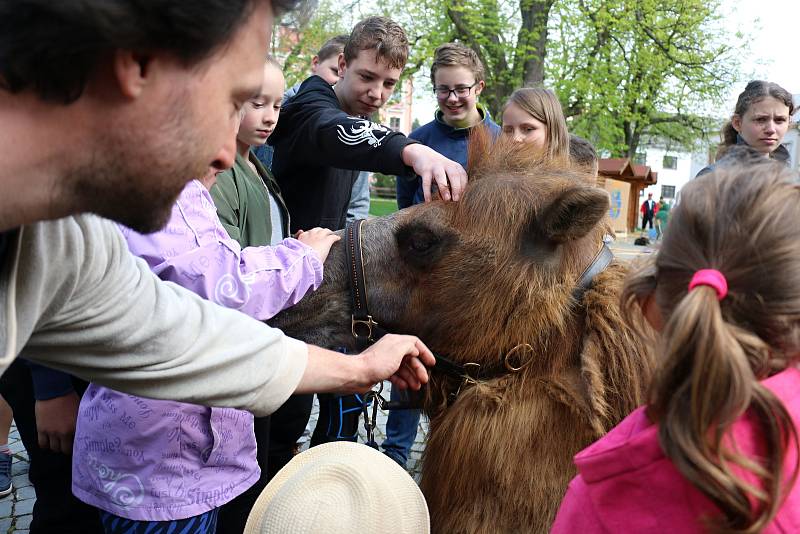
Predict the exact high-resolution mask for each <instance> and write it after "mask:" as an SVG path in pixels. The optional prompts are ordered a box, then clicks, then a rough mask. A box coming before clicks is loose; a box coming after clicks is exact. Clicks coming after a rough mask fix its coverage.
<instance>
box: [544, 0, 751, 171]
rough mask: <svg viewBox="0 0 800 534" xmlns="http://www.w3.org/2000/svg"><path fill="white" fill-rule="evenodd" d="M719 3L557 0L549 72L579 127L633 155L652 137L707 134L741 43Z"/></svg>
mask: <svg viewBox="0 0 800 534" xmlns="http://www.w3.org/2000/svg"><path fill="white" fill-rule="evenodd" d="M719 11H720V6H719V1H718V0H578V1H576V2H559V3H557V4H556V7H555V9H554V12H553V18H554V20H555V24H554V31H553V34H552V35H553V38H552V39H551V41H550V56H549V57H550V61H548V69H547V74H548V77H549V78H550V79H551V80H553V88H554V89H555V91H556V93H557V94H558V95H559V97H560V99H561V101H562V105H563V108H564V113H565V115H566V116H567V118H568V121H569V126H570V130H571V131H573V132H575V133H577V134H578V135H582V136H584V137H587V138H588V139H591V140H592V141H593V142H594V143H595V144H596V145H597V146H599V147H602V148H605V149H607V150H609V151H611V153H612V155H616V156H627V157H633V155H634V154H635V153H636V150H637V148H638V147H639V145H640V144H642V143H643V141H647V140H653V139H657V140H659V141H660V142H668V143H672V144H675V145H678V146H681V147H686V148H688V147H691V146H692V145H693V144H695V142H696V141H697V139H699V138H704V137H706V136H707V134H708V132H709V131H711V130H712V129H713V128H714V127H715V125H716V122H717V121H716V120H715V119H713V117H714V116H715V115H717V108H716V106H718V104H719V103H720V102H722V101H723V100H724V96H725V93H726V91H727V89H728V88H729V87H730V85H731V84H732V83H734V82H735V81H736V74H735V73H736V70H737V67H738V59H737V54H740V53H741V48H740V47H739V48H737V47H734V46H731V45H730V44H728V43H727V42H725V40H724V39H723V36H722V34H721V30H722V25H721V24H720V16H719V15H718V13H719ZM738 41H739V42H742V41H743V39H742V36H741V35H740V36H738ZM710 117H712V118H710Z"/></svg>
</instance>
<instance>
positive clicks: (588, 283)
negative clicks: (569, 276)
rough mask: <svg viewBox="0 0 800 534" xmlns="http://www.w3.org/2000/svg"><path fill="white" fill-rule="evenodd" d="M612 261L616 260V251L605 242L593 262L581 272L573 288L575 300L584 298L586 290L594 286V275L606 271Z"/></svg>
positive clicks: (578, 300)
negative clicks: (612, 250)
mask: <svg viewBox="0 0 800 534" xmlns="http://www.w3.org/2000/svg"><path fill="white" fill-rule="evenodd" d="M612 261H614V253H613V252H611V249H610V248H608V245H606V244H605V243H603V247H602V248H601V249H600V252H598V253H597V256H595V257H594V259H593V260H592V263H590V264H589V266H588V267H586V269H585V270H584V271H583V274H581V276H580V278H578V282H577V283H576V284H575V289H573V290H572V297H573V298H574V299H575V302H580V301H581V300H583V295H584V294H585V293H586V290H588V289H589V288H590V287H592V283H593V282H594V277H595V276H597V275H598V274H600V273H602V272H603V271H605V270H606V269H607V268H608V266H609V265H611V262H612Z"/></svg>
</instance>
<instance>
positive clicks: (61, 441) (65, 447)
mask: <svg viewBox="0 0 800 534" xmlns="http://www.w3.org/2000/svg"><path fill="white" fill-rule="evenodd" d="M79 405H80V399H79V398H78V395H77V394H76V393H75V392H74V391H70V392H69V393H67V394H66V395H63V396H61V397H56V398H54V399H48V400H37V401H36V406H35V408H34V410H35V413H36V430H37V432H38V435H39V447H40V448H42V449H50V450H51V451H54V452H62V453H64V454H72V440H73V438H74V437H75V424H76V422H77V420H78V406H79Z"/></svg>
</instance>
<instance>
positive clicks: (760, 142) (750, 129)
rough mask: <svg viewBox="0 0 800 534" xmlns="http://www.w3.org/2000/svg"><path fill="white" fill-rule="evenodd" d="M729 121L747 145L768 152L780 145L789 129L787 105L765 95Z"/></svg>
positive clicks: (764, 152) (763, 152)
mask: <svg viewBox="0 0 800 534" xmlns="http://www.w3.org/2000/svg"><path fill="white" fill-rule="evenodd" d="M731 123H732V124H733V127H734V129H735V130H736V131H737V132H739V135H741V136H742V139H744V140H745V142H746V143H747V144H748V145H750V146H751V147H752V148H754V149H755V150H757V151H758V152H761V153H762V154H769V153H770V152H772V151H773V150H775V149H776V148H778V147H779V146H780V144H781V141H783V136H784V135H786V131H787V130H788V129H789V106H787V105H786V104H784V103H783V102H781V101H780V100H778V99H777V98H774V97H771V96H767V97H764V98H762V99H761V100H759V101H758V102H753V103H752V104H750V107H749V108H747V111H745V113H744V115H742V116H739V115H734V116H733V118H732V119H731Z"/></svg>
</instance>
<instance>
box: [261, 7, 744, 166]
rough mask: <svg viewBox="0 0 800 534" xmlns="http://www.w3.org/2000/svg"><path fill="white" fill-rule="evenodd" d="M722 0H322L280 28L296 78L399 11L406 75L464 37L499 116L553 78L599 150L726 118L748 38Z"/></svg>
mask: <svg viewBox="0 0 800 534" xmlns="http://www.w3.org/2000/svg"><path fill="white" fill-rule="evenodd" d="M720 2H721V0H384V1H382V2H381V3H380V4H377V3H374V2H371V1H367V0H352V2H351V3H348V4H345V5H342V4H340V3H335V2H334V0H320V1H319V3H318V4H316V5H314V6H312V8H309V9H307V10H306V11H304V12H301V13H299V14H293V15H291V17H292V18H291V19H284V21H283V24H287V25H288V26H289V27H292V28H294V29H295V30H296V31H295V32H294V33H291V32H286V31H284V32H283V33H281V31H280V30H277V29H276V34H278V35H284V41H283V42H282V45H283V48H284V49H288V50H289V53H288V56H287V57H286V69H287V84H289V85H291V84H293V83H295V82H296V81H299V80H302V79H303V78H305V76H306V75H307V72H308V66H309V64H310V61H311V57H312V56H313V54H314V53H315V52H316V50H317V49H318V48H319V46H320V45H321V44H322V43H323V42H324V41H325V39H327V38H329V37H331V36H332V35H335V34H338V33H348V32H349V30H350V29H351V28H352V26H353V25H354V24H355V23H356V22H357V21H358V20H360V19H361V18H363V17H365V16H368V15H375V14H382V15H387V16H390V17H392V18H394V19H395V20H396V21H397V22H399V23H400V24H401V25H402V26H403V27H404V28H405V30H406V32H407V34H408V37H409V41H410V43H411V56H410V57H409V62H408V65H407V68H406V71H405V72H404V76H410V75H414V74H415V73H419V74H421V75H425V74H427V73H428V72H429V71H428V69H429V68H430V63H431V61H432V58H433V51H434V49H435V48H436V46H438V45H440V44H442V43H444V42H448V41H460V42H463V43H464V44H466V45H468V46H470V47H471V48H473V49H474V50H475V51H476V52H477V53H478V56H479V57H480V58H481V60H482V61H483V63H484V65H485V67H486V89H485V90H484V92H483V94H482V95H481V97H480V98H481V101H482V102H483V104H484V105H485V106H486V107H487V108H488V109H489V111H490V113H491V114H492V116H494V117H495V118H496V119H498V120H499V119H500V117H499V112H500V109H501V108H502V106H503V104H504V103H505V100H506V99H507V98H508V96H509V95H510V94H511V92H512V91H513V90H514V89H516V88H518V87H522V86H533V85H542V84H543V85H545V86H548V87H550V88H552V89H554V90H555V91H556V93H557V94H558V95H559V98H560V99H561V102H562V106H563V108H564V111H565V115H566V116H567V120H568V124H569V127H570V130H571V131H573V132H574V133H576V134H578V135H581V136H583V137H586V138H587V139H589V140H591V141H592V142H593V143H594V144H595V145H596V147H597V149H598V150H599V151H601V152H606V153H611V154H613V155H629V156H631V155H633V154H634V153H635V152H636V149H637V148H638V147H639V146H640V145H641V144H643V143H648V142H653V141H655V142H658V143H662V144H663V143H667V144H669V146H671V147H673V148H690V147H693V146H694V145H696V143H697V141H698V139H706V138H707V136H708V134H709V132H716V130H717V129H718V126H719V121H718V120H717V117H719V116H720V115H721V113H720V105H721V103H722V102H723V101H724V95H725V93H726V92H727V90H728V88H729V87H730V86H731V84H733V83H735V82H737V81H738V80H737V77H736V74H735V73H736V72H737V70H738V67H739V58H740V57H741V56H742V55H743V52H744V51H745V50H746V44H744V43H746V42H747V38H746V36H742V37H737V39H735V40H733V41H731V40H727V39H726V36H725V35H724V34H723V27H722V24H721V20H720V15H719V13H720V11H721V9H720ZM420 89H421V88H420V87H419V84H417V90H418V91H419V90H420Z"/></svg>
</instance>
